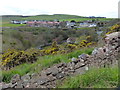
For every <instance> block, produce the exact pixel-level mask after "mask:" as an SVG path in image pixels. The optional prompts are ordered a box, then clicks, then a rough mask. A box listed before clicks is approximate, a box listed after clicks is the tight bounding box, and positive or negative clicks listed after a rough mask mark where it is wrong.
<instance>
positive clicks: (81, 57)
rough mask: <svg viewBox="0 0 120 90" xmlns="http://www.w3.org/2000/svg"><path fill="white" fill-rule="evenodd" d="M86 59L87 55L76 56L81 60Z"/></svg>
mask: <svg viewBox="0 0 120 90" xmlns="http://www.w3.org/2000/svg"><path fill="white" fill-rule="evenodd" d="M88 57H89V55H88V54H81V55H79V56H78V58H80V59H83V60H87V58H88Z"/></svg>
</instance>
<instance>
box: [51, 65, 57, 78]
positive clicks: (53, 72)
mask: <svg viewBox="0 0 120 90" xmlns="http://www.w3.org/2000/svg"><path fill="white" fill-rule="evenodd" d="M51 71H52V75H54V76H55V75H57V74H58V73H59V68H57V67H56V66H54V67H52V68H51Z"/></svg>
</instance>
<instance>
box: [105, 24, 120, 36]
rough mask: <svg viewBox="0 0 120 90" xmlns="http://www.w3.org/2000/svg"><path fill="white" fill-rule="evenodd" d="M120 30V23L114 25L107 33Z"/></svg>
mask: <svg viewBox="0 0 120 90" xmlns="http://www.w3.org/2000/svg"><path fill="white" fill-rule="evenodd" d="M117 31H120V24H115V25H113V26H112V27H111V28H110V29H109V31H108V32H107V33H106V34H110V33H113V32H117Z"/></svg>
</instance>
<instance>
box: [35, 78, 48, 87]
mask: <svg viewBox="0 0 120 90" xmlns="http://www.w3.org/2000/svg"><path fill="white" fill-rule="evenodd" d="M48 81H49V79H48V78H47V77H40V79H38V81H37V83H38V84H40V85H43V84H46V83H47V82H48Z"/></svg>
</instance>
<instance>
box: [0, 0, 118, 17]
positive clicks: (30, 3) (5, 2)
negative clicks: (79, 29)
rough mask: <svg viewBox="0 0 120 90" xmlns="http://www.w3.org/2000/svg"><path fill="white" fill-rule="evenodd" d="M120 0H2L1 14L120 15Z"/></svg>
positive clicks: (0, 5)
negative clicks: (119, 2)
mask: <svg viewBox="0 0 120 90" xmlns="http://www.w3.org/2000/svg"><path fill="white" fill-rule="evenodd" d="M118 1H119V0H2V1H1V4H0V15H40V14H71V15H79V16H105V17H108V18H117V17H118Z"/></svg>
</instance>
